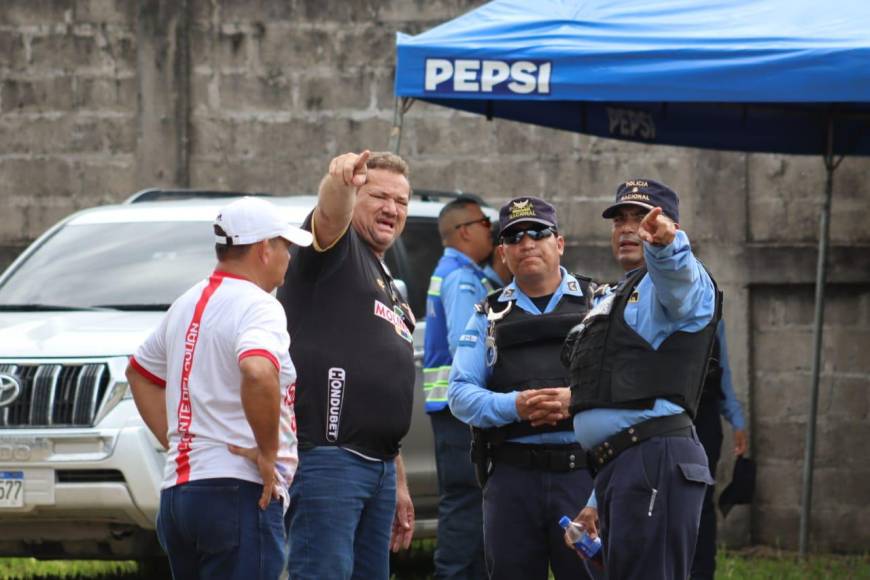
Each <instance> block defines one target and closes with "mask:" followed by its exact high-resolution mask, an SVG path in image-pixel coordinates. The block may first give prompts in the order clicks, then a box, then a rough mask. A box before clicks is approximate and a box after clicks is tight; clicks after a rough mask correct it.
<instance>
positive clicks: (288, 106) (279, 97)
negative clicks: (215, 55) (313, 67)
mask: <svg viewBox="0 0 870 580" xmlns="http://www.w3.org/2000/svg"><path fill="white" fill-rule="evenodd" d="M218 87H219V91H220V105H221V109H222V110H228V111H275V112H286V111H290V110H292V109H293V93H292V90H293V87H292V83H291V81H290V79H289V78H288V77H286V76H284V75H283V74H281V73H280V72H276V74H271V75H268V76H262V75H256V76H255V75H252V74H249V73H245V74H222V75H220V76H219V77H218Z"/></svg>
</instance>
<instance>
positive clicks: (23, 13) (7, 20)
mask: <svg viewBox="0 0 870 580" xmlns="http://www.w3.org/2000/svg"><path fill="white" fill-rule="evenodd" d="M75 4H76V3H75V0H3V2H0V22H2V23H3V24H4V25H6V26H20V25H28V26H29V25H34V24H55V23H58V22H63V21H64V19H65V17H66V15H67V14H70V15H72V14H73V11H74V9H75Z"/></svg>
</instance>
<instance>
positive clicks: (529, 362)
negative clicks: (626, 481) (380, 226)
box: [448, 197, 592, 580]
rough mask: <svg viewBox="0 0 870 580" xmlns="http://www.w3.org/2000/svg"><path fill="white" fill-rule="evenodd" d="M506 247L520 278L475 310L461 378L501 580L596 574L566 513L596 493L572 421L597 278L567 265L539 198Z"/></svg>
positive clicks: (496, 575)
mask: <svg viewBox="0 0 870 580" xmlns="http://www.w3.org/2000/svg"><path fill="white" fill-rule="evenodd" d="M499 235H500V240H501V244H500V245H499V247H498V253H499V256H500V258H501V259H502V260H503V261H504V262H505V263H506V264H507V265H508V268H509V269H510V271H511V272H512V273H513V275H514V280H513V282H511V283H510V284H508V285H507V286H506V287H505V288H504V290H502V291H501V292H495V293H493V294H491V295H490V296H489V297H487V299H486V300H484V301H483V302H481V303H480V304H478V305H477V307H476V308H475V314H474V315H472V317H471V320H469V321H468V325H467V326H466V328H465V331H464V332H463V334H462V335H461V336H460V337H459V342H458V345H457V348H456V353H455V356H454V359H453V368H452V370H451V373H450V386H449V389H448V401H449V404H450V410H451V411H452V412H453V414H454V415H455V416H456V417H457V418H458V419H460V420H461V421H463V422H465V423H468V424H470V425H472V426H473V427H474V431H475V435H474V450H473V455H474V460H475V464H476V468H477V471H478V476H479V478H480V479H482V480H485V481H482V482H481V483H482V484H484V488H483V514H484V515H483V522H484V551H485V554H486V565H487V568H488V571H489V574H490V578H493V579H496V580H503V579H510V578H516V579H522V580H546V578H548V570H549V569H552V571H553V574H554V576H555V578H556V580H560V579H563V578H572V579H574V578H589V577H590V575H589V572H588V570H587V568H586V565H585V563H584V562H583V561H581V560H580V559H578V558H577V557H576V556H574V554H572V553H571V552H570V551H568V550H566V549H565V546H564V544H563V543H562V529H561V528H560V527H559V525H558V522H559V518H560V517H561V516H562V515H563V514H565V513H571V510H572V509H574V510H576V506H572V503H573V502H575V501H577V500H580V501H581V502H584V501H585V500H586V497H588V494H589V493H590V492H591V489H592V479H591V477H590V475H589V472H588V471H587V469H586V463H585V461H586V457H585V453H584V451H583V449H582V448H581V447H580V446H579V445H578V444H577V442H576V441H575V439H574V436H573V432H572V428H571V422H570V420H569V415H568V403H569V398H570V391H569V389H568V384H569V381H568V376H567V374H568V373H567V370H566V369H565V368H564V366H563V365H562V363H561V361H560V352H561V348H562V343H563V341H564V338H565V335H566V334H567V333H568V331H569V330H570V329H571V328H572V327H573V326H575V325H577V324H578V323H579V322H580V321H581V320H582V318H583V316H584V315H585V313H586V312H587V310H588V309H589V306H590V304H591V298H592V289H591V288H590V284H589V282H588V280H586V279H584V278H578V277H575V276H572V275H571V274H569V273H568V272H567V270H565V268H563V267H561V265H560V261H561V256H562V253H563V252H564V248H565V239H564V238H563V237H562V236H560V235H559V232H558V224H557V220H556V209H555V208H554V207H553V206H552V205H550V204H549V203H547V202H546V201H544V200H542V199H539V198H536V197H520V198H516V199H513V200H511V201H510V202H508V203H507V204H506V205H505V206H504V207H502V208H501V211H500V212H499Z"/></svg>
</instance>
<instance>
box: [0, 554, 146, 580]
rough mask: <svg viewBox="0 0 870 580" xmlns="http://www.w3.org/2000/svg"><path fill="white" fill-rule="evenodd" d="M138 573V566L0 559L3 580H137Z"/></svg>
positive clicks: (85, 561)
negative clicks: (119, 579)
mask: <svg viewBox="0 0 870 580" xmlns="http://www.w3.org/2000/svg"><path fill="white" fill-rule="evenodd" d="M138 570H139V568H138V566H137V564H136V562H115V561H112V562H107V561H103V560H36V559H34V558H0V580H12V579H16V580H18V579H38V580H49V579H51V580H55V579H61V578H62V579H80V578H82V579H83V578H87V579H89V580H103V579H109V578H112V579H115V578H137V577H138Z"/></svg>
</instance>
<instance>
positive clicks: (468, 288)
mask: <svg viewBox="0 0 870 580" xmlns="http://www.w3.org/2000/svg"><path fill="white" fill-rule="evenodd" d="M475 290H477V288H475V287H474V284H469V283H468V282H460V284H459V291H460V292H471V293H472V294H474V292H475Z"/></svg>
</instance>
